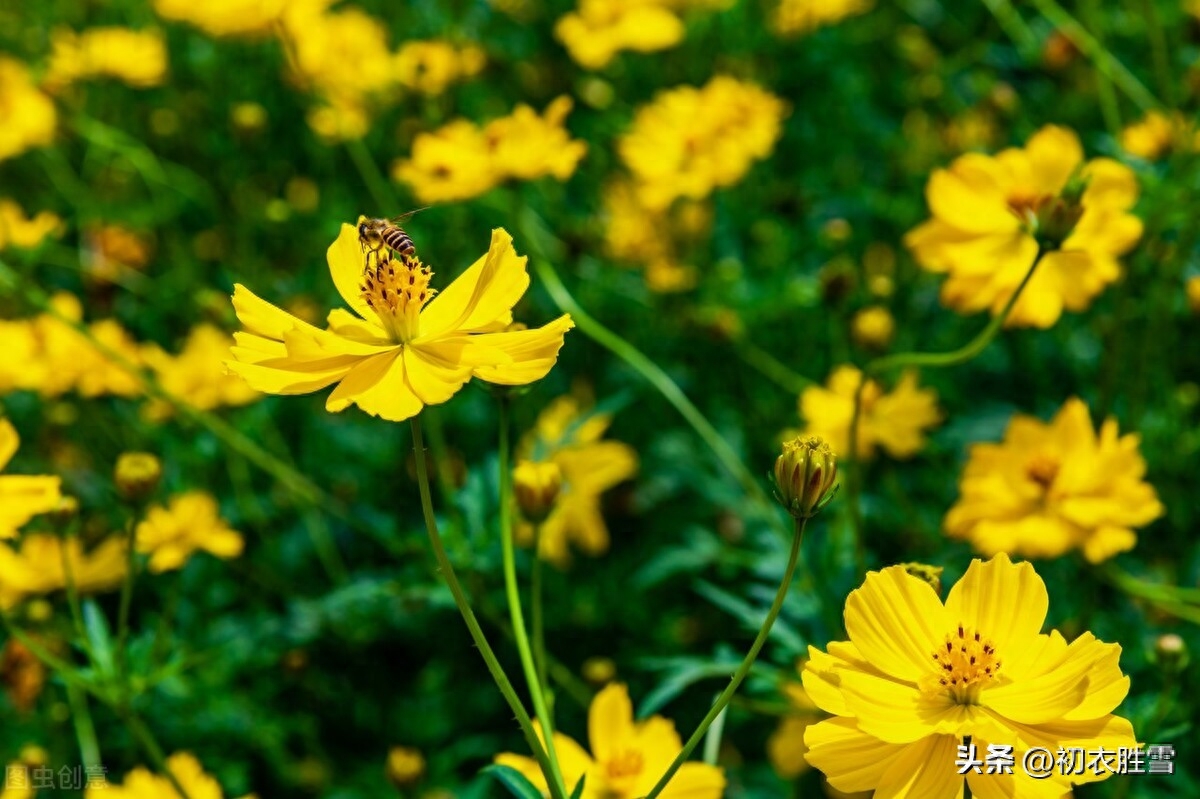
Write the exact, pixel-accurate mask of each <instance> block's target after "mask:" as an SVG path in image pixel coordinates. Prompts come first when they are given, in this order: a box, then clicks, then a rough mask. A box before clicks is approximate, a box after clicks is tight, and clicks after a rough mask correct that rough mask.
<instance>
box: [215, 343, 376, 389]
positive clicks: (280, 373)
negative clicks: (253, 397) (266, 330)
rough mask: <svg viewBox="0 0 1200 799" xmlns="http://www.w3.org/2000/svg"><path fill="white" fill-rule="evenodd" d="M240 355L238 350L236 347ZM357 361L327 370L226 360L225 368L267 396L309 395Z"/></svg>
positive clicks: (347, 361) (347, 362) (341, 363)
mask: <svg viewBox="0 0 1200 799" xmlns="http://www.w3.org/2000/svg"><path fill="white" fill-rule="evenodd" d="M234 354H235V355H237V354H238V353H237V348H234ZM358 362H359V361H358V360H357V359H349V358H347V359H343V360H342V361H341V362H339V363H336V364H334V365H332V366H329V367H328V368H324V369H284V368H279V367H274V366H266V365H263V364H262V363H239V362H238V361H226V362H225V368H227V369H228V370H229V371H230V372H232V373H234V374H236V375H238V376H239V377H241V378H242V379H243V380H245V381H246V382H247V383H248V384H249V385H250V387H251V388H253V389H254V390H255V391H262V392H264V393H267V394H308V393H311V392H313V391H320V390H321V389H323V388H325V387H326V386H328V385H330V384H331V383H336V382H337V381H338V380H341V379H342V378H343V377H344V376H345V375H346V373H347V372H349V371H350V369H351V368H353V367H354V365H355V363H358Z"/></svg>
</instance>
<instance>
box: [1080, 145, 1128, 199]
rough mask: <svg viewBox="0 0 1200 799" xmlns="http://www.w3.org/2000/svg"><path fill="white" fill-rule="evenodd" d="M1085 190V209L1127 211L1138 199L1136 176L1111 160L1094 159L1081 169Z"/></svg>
mask: <svg viewBox="0 0 1200 799" xmlns="http://www.w3.org/2000/svg"><path fill="white" fill-rule="evenodd" d="M1083 176H1084V178H1086V179H1087V182H1088V183H1087V188H1086V189H1085V190H1084V192H1083V206H1084V207H1085V208H1096V207H1100V208H1108V209H1112V210H1117V211H1127V210H1129V209H1130V208H1132V207H1133V206H1134V204H1135V203H1136V202H1137V199H1138V181H1137V175H1136V174H1134V171H1133V170H1132V169H1130V168H1129V167H1127V166H1125V165H1124V164H1122V163H1121V162H1120V161H1115V160H1113V159H1112V158H1094V159H1092V160H1091V161H1089V162H1088V163H1087V166H1085V167H1084V168H1083Z"/></svg>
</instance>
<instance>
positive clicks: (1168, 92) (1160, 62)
mask: <svg viewBox="0 0 1200 799" xmlns="http://www.w3.org/2000/svg"><path fill="white" fill-rule="evenodd" d="M1142 13H1143V14H1144V15H1145V18H1146V26H1147V27H1148V28H1150V56H1151V58H1152V59H1153V60H1154V74H1155V77H1156V79H1157V80H1158V90H1159V91H1160V92H1162V96H1163V100H1165V101H1166V102H1167V105H1169V106H1170V107H1171V108H1174V107H1175V83H1174V80H1173V75H1172V73H1171V51H1170V47H1169V46H1168V44H1167V31H1166V27H1165V26H1164V25H1163V21H1162V15H1161V14H1160V13H1159V11H1158V4H1157V3H1155V2H1154V0H1142Z"/></svg>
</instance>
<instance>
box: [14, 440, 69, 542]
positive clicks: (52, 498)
mask: <svg viewBox="0 0 1200 799" xmlns="http://www.w3.org/2000/svg"><path fill="white" fill-rule="evenodd" d="M20 445H21V438H20V436H18V435H17V429H16V428H15V427H13V425H12V422H10V421H8V420H7V419H3V418H0V472H3V471H4V467H6V466H7V465H8V462H9V461H11V460H12V458H13V455H16V454H17V448H18V447H19V446H20ZM60 483H61V481H60V480H59V478H57V477H52V476H26V475H22V474H0V538H12V537H13V536H15V535H16V534H17V530H18V529H20V527H21V525H23V524H25V522H27V521H29V520H30V519H32V518H33V517H34V516H36V515H37V514H39V513H46V512H47V511H51V510H54V508H55V507H57V506H58V503H59V500H61V499H62V494H61V493H60V491H59V485H60Z"/></svg>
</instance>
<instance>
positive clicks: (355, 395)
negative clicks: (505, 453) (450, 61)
mask: <svg viewBox="0 0 1200 799" xmlns="http://www.w3.org/2000/svg"><path fill="white" fill-rule="evenodd" d="M360 219H361V218H360ZM327 259H328V262H329V271H330V274H331V276H332V277H333V283H334V285H335V286H336V287H337V289H338V292H339V293H340V294H341V295H342V299H343V300H345V301H346V304H347V305H349V306H350V308H351V309H353V311H354V313H350V312H349V311H346V310H344V309H337V310H334V311H332V312H331V313H330V314H329V320H328V321H329V328H328V329H327V330H322V329H320V328H318V327H314V326H313V325H310V324H308V323H306V322H303V321H301V320H299V319H297V318H296V317H294V316H292V315H290V314H288V313H287V312H285V311H283V310H281V309H279V308H276V307H275V306H274V305H271V304H270V303H268V302H265V301H264V300H261V299H259V298H258V297H256V296H255V295H254V294H253V293H251V292H250V290H249V289H247V288H246V287H245V286H242V285H238V286H236V287H235V290H234V294H233V307H234V309H235V310H236V311H237V315H238V319H239V320H241V322H242V324H243V325H244V326H245V328H246V332H244V333H236V334H234V339H235V340H236V342H237V345H236V346H235V347H234V348H233V350H232V352H233V356H234V358H235V360H234V361H231V362H229V363H228V366H229V368H230V369H231V370H232V371H234V372H236V373H237V374H239V375H241V376H242V377H244V378H245V379H246V382H247V383H249V384H250V385H251V386H252V387H253V388H254V389H256V390H258V391H263V392H266V393H268V394H307V393H310V392H313V391H319V390H320V389H322V388H325V387H326V386H329V385H332V384H334V383H337V387H336V388H335V389H334V390H333V392H332V393H331V394H330V395H329V398H328V400H327V401H326V403H325V409H326V410H328V411H333V412H337V411H341V410H344V409H346V408H348V407H349V406H350V405H352V404H353V405H357V406H358V407H359V408H361V409H362V410H364V411H366V412H367V413H369V414H371V415H372V416H380V417H382V418H384V419H389V420H391V421H396V422H398V421H403V420H405V419H408V418H410V417H412V416H415V415H416V414H418V413H420V411H421V408H422V407H424V406H425V405H439V404H441V403H443V402H445V401H447V400H448V399H450V398H451V397H452V396H454V394H455V393H456V392H457V391H458V390H459V389H460V388H462V387H463V385H465V384H466V383H467V381H469V380H470V379H471V378H472V377H477V378H479V379H480V380H484V381H486V382H489V383H497V384H500V385H525V384H526V383H531V382H533V381H534V380H538V379H540V378H542V377H543V376H545V374H546V373H547V372H549V371H550V368H551V367H553V366H554V363H555V361H556V360H557V358H558V351H559V349H560V348H561V347H562V344H563V335H564V334H565V333H566V332H567V331H568V330H570V329H571V328H572V327H573V326H574V324H573V323H572V321H571V317H570V315H568V314H564V315H562V316H560V317H559V318H558V319H556V320H554V321H553V322H550V323H549V324H547V325H545V326H544V327H540V328H536V329H530V330H519V331H511V332H504V331H505V328H506V327H507V326H508V325H509V324H511V323H512V307H513V305H515V304H516V302H517V300H519V299H521V296H522V295H523V294H524V293H525V289H526V288H527V287H528V286H529V275H528V273H527V272H526V271H525V264H526V260H527V259H526V257H525V256H517V253H516V251H515V250H514V249H513V245H512V237H511V236H509V235H508V233H507V232H505V231H504V230H503V229H500V228H497V229H496V230H493V231H492V241H491V246H490V247H489V248H488V252H487V253H486V254H485V255H483V256H481V257H480V258H479V259H478V260H477V261H476V262H475V263H474V264H472V265H471V266H470V267H469V268H468V269H467V271H466V272H464V273H463V274H462V275H460V276H459V277H458V279H456V280H455V281H454V282H453V283H451V284H450V285H449V286H447V287H446V289H445V291H442V292H441V293H439V294H438V295H437V296H436V297H435V296H434V293H435V292H434V290H433V289H432V287H431V286H430V278H431V277H432V273H431V271H430V269H429V267H427V266H425V265H423V264H422V263H421V261H420V260H419V259H418V258H417V257H416V256H415V255H413V256H396V257H394V258H393V257H390V254H388V253H381V254H379V257H378V258H375V257H371V258H369V259H365V258H364V253H363V250H362V247H361V246H360V244H359V240H358V233H357V231H356V229H355V228H354V227H353V226H352V225H345V224H344V225H342V229H341V233H340V235H339V236H338V237H337V240H336V241H334V243H333V244H332V245H330V247H329V251H328V253H327ZM365 260H369V261H370V264H369V265H368V264H365V263H364V261H365Z"/></svg>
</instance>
